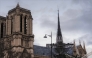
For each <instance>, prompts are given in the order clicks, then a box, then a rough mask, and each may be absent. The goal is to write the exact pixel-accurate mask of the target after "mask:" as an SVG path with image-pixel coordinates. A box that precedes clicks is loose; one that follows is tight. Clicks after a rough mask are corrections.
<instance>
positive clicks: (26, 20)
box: [3, 4, 34, 58]
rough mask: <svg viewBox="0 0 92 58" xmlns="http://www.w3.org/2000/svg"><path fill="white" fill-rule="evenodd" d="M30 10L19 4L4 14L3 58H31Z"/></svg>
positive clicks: (32, 37)
mask: <svg viewBox="0 0 92 58" xmlns="http://www.w3.org/2000/svg"><path fill="white" fill-rule="evenodd" d="M32 20H33V18H32V16H31V12H30V10H27V9H24V8H21V7H20V5H19V4H17V6H16V7H15V8H13V9H11V10H10V11H9V12H8V15H7V16H6V30H5V31H6V35H5V36H4V37H3V41H4V51H3V53H4V58H33V57H34V55H33V42H34V35H33V32H32V31H33V30H32V29H33V28H32Z"/></svg>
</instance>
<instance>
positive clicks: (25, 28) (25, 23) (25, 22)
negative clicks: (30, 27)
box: [24, 16, 27, 34]
mask: <svg viewBox="0 0 92 58" xmlns="http://www.w3.org/2000/svg"><path fill="white" fill-rule="evenodd" d="M26 19H27V18H26V16H25V18H24V34H27V21H26Z"/></svg>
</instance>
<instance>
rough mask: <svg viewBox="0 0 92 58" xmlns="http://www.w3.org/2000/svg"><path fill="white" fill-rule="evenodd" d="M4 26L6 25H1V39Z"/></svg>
mask: <svg viewBox="0 0 92 58" xmlns="http://www.w3.org/2000/svg"><path fill="white" fill-rule="evenodd" d="M3 25H4V23H1V38H3Z"/></svg>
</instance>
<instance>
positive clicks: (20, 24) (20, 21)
mask: <svg viewBox="0 0 92 58" xmlns="http://www.w3.org/2000/svg"><path fill="white" fill-rule="evenodd" d="M20 32H22V14H21V15H20Z"/></svg>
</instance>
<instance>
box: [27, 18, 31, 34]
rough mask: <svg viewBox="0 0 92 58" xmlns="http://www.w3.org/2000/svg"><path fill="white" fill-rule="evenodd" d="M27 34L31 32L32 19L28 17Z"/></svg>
mask: <svg viewBox="0 0 92 58" xmlns="http://www.w3.org/2000/svg"><path fill="white" fill-rule="evenodd" d="M27 34H30V19H29V18H27Z"/></svg>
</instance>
